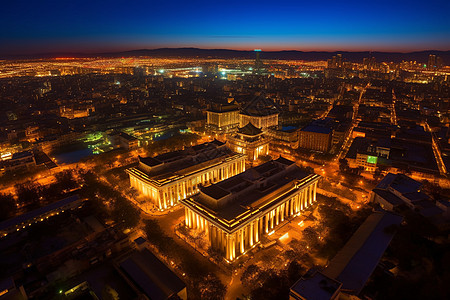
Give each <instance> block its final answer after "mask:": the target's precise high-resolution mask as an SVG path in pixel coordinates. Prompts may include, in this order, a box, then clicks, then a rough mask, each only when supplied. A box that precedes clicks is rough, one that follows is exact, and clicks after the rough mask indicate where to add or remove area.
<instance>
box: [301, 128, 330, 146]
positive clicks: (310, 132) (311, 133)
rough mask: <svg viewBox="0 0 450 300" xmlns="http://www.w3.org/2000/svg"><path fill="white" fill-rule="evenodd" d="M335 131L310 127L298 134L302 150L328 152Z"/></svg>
mask: <svg viewBox="0 0 450 300" xmlns="http://www.w3.org/2000/svg"><path fill="white" fill-rule="evenodd" d="M332 134H333V131H332V129H331V128H329V127H325V126H316V125H308V126H306V127H305V128H303V129H302V130H300V131H299V133H298V146H299V147H300V148H305V149H310V150H316V151H321V152H328V150H330V146H331V137H332Z"/></svg>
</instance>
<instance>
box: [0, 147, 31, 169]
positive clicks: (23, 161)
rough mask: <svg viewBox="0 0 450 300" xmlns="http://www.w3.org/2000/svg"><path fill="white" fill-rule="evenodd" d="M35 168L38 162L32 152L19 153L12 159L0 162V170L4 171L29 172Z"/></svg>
mask: <svg viewBox="0 0 450 300" xmlns="http://www.w3.org/2000/svg"><path fill="white" fill-rule="evenodd" d="M34 166H36V160H35V159H34V153H33V152H31V151H22V152H17V153H14V154H13V155H12V156H11V159H7V160H4V161H0V170H3V171H12V172H15V171H18V170H28V169H30V168H32V167H34Z"/></svg>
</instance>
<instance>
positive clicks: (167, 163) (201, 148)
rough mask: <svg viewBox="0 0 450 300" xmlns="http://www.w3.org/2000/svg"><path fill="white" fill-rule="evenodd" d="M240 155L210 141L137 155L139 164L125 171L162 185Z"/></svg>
mask: <svg viewBox="0 0 450 300" xmlns="http://www.w3.org/2000/svg"><path fill="white" fill-rule="evenodd" d="M240 156H242V157H243V156H244V155H243V154H236V153H234V152H233V151H231V150H230V149H229V148H227V147H226V146H225V144H224V143H222V142H220V141H212V142H207V143H203V144H200V145H196V146H192V147H189V148H186V149H184V150H179V151H173V152H169V153H164V154H161V155H158V156H155V157H140V156H139V165H138V166H137V167H135V168H131V169H128V170H127V172H128V173H131V174H133V175H134V176H137V177H139V178H141V179H142V180H144V181H147V182H150V183H153V184H156V185H163V184H166V183H169V182H172V181H174V180H177V179H178V178H180V177H182V176H187V175H190V174H193V173H195V172H197V171H199V170H202V169H205V168H208V167H211V166H213V165H216V164H220V163H221V162H222V161H224V160H227V159H231V158H234V157H240Z"/></svg>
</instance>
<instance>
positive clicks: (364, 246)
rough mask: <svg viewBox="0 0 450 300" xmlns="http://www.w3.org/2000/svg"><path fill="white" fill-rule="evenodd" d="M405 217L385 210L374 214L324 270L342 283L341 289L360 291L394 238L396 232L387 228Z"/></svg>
mask: <svg viewBox="0 0 450 300" xmlns="http://www.w3.org/2000/svg"><path fill="white" fill-rule="evenodd" d="M402 219H403V218H402V217H401V216H398V215H395V214H393V213H389V212H386V211H378V212H375V213H373V214H371V215H370V216H369V217H368V218H367V219H366V220H365V221H364V223H363V224H362V225H361V226H360V227H359V228H358V230H357V231H356V232H355V234H353V236H352V237H351V238H350V240H349V241H348V242H347V243H346V244H345V245H344V247H343V248H342V249H341V250H340V251H339V252H338V253H337V254H336V256H335V257H334V258H333V259H332V260H331V261H330V263H329V265H328V267H327V268H326V269H325V270H324V271H323V273H324V274H325V275H327V276H329V277H331V278H334V279H336V280H338V281H340V282H342V289H345V290H352V291H354V292H355V293H356V294H359V293H360V292H361V290H362V289H363V287H364V285H365V284H366V282H367V280H368V279H369V277H370V276H371V274H372V273H373V271H374V270H375V267H376V266H377V265H378V262H379V261H380V259H381V257H382V256H383V254H384V251H386V248H387V247H388V246H389V244H390V242H391V240H392V238H393V237H394V234H395V231H394V230H387V229H388V228H389V227H390V226H393V225H394V226H395V225H400V223H401V222H402Z"/></svg>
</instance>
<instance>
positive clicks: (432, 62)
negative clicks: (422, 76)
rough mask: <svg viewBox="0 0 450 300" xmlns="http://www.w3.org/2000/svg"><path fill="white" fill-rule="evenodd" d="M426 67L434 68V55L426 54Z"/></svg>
mask: <svg viewBox="0 0 450 300" xmlns="http://www.w3.org/2000/svg"><path fill="white" fill-rule="evenodd" d="M427 68H428V69H430V70H432V69H435V68H436V55H434V54H430V55H429V56H428V64H427Z"/></svg>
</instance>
